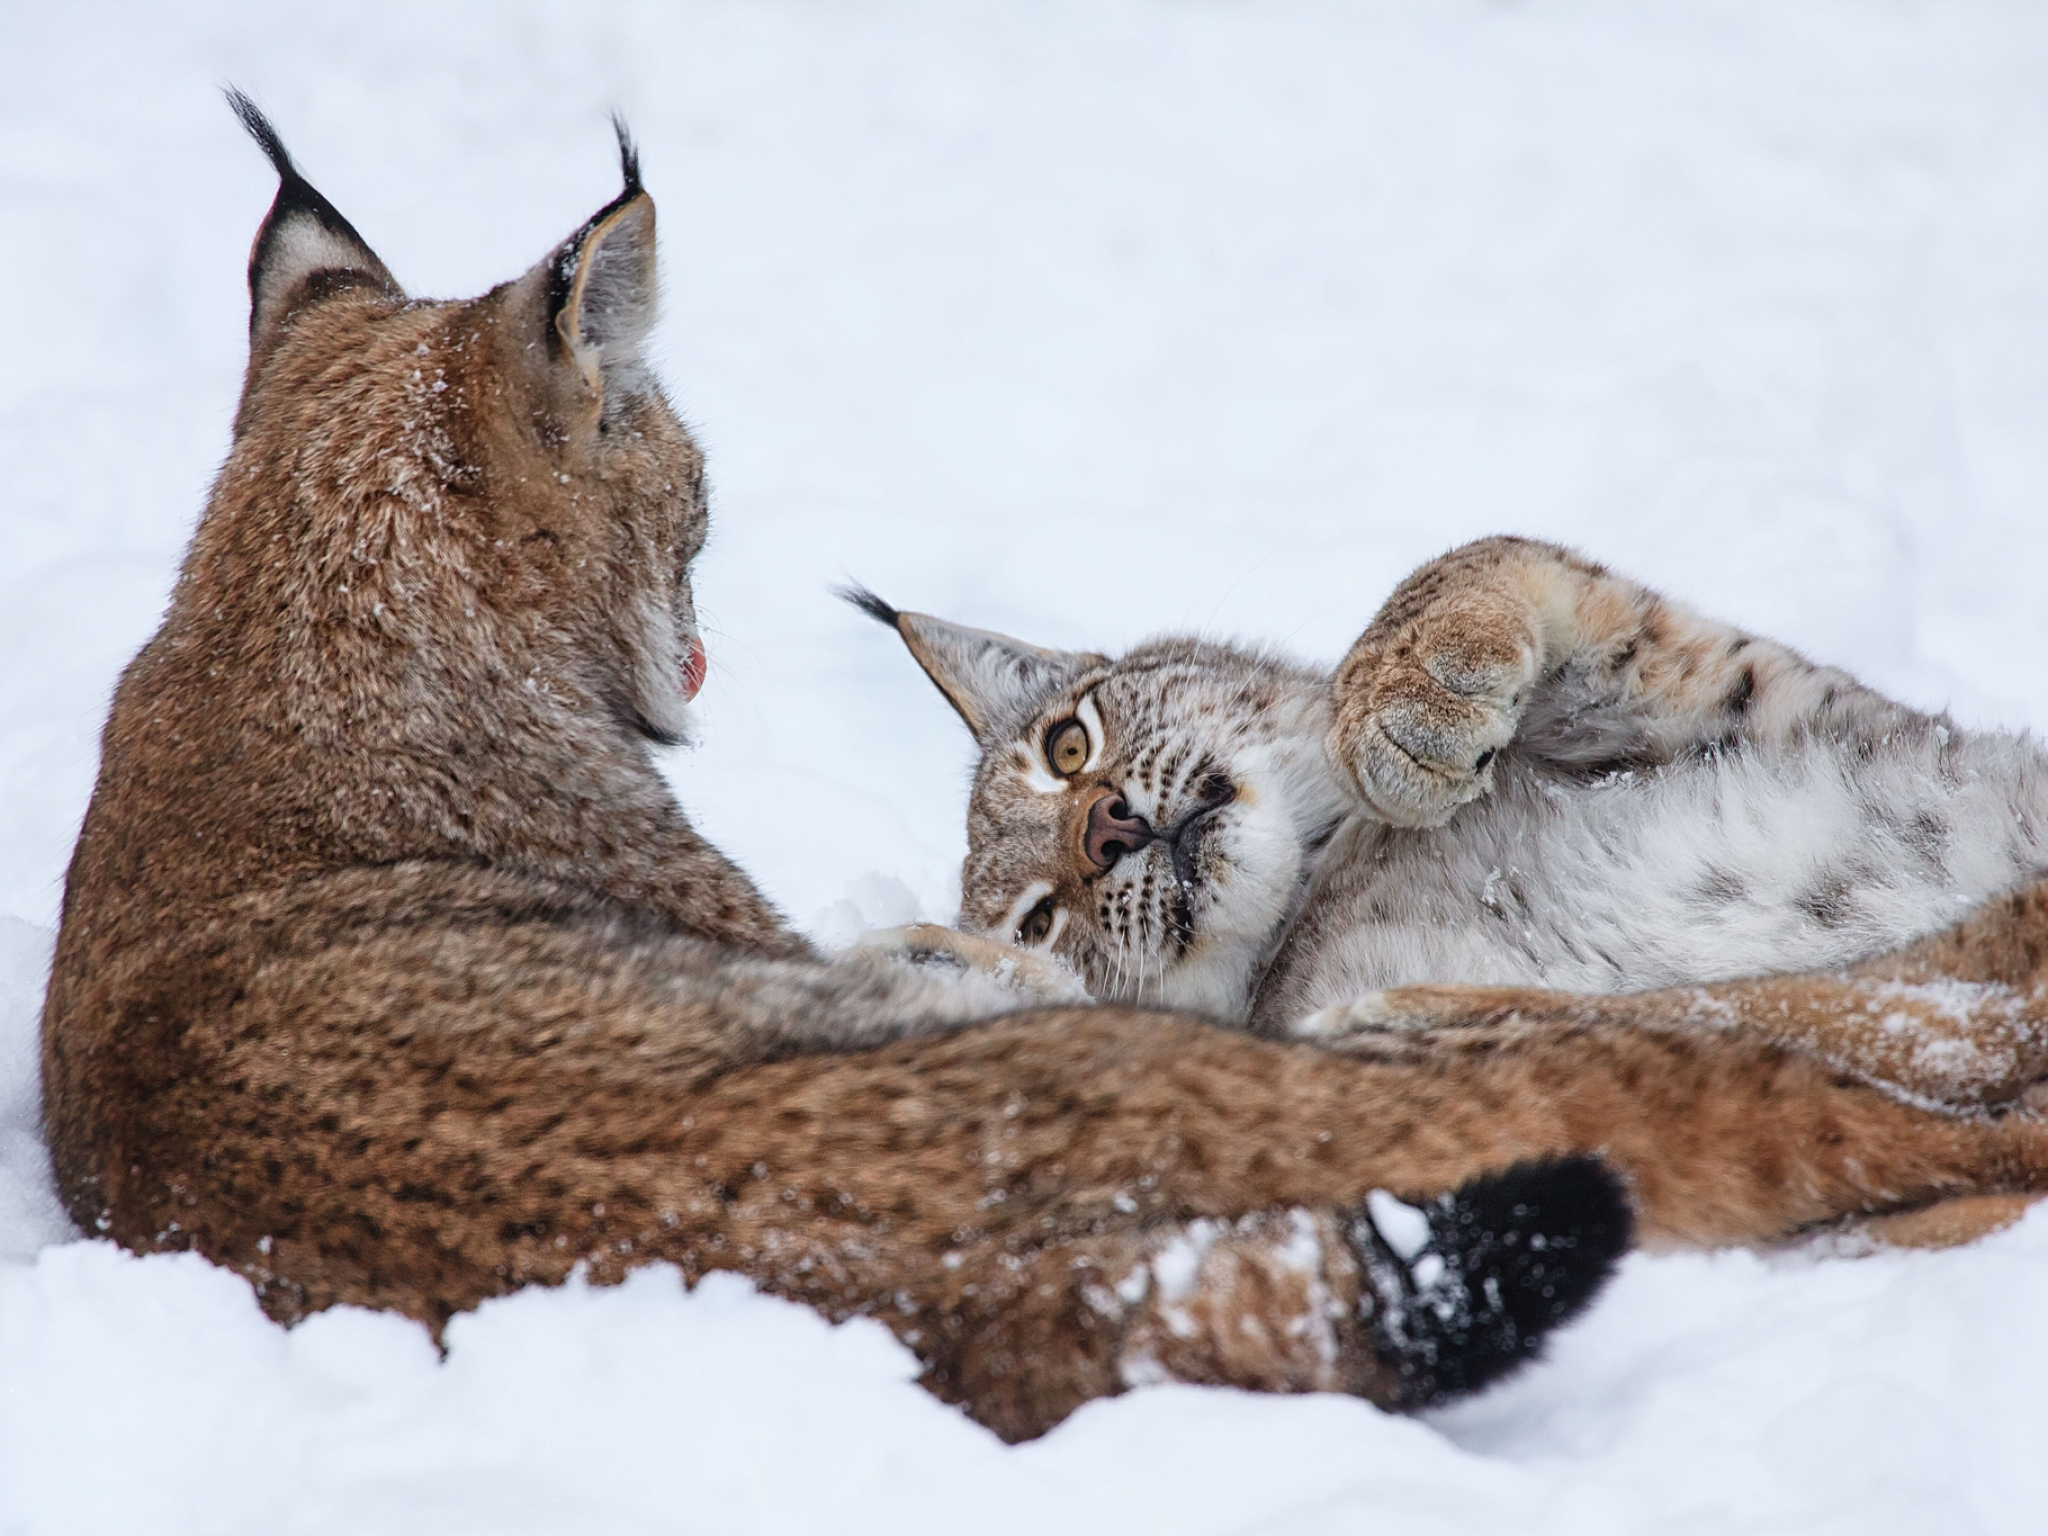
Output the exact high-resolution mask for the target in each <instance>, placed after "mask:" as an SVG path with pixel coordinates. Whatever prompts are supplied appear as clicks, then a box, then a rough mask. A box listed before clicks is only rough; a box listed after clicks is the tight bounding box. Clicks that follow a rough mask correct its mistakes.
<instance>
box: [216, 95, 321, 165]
mask: <svg viewBox="0 0 2048 1536" xmlns="http://www.w3.org/2000/svg"><path fill="white" fill-rule="evenodd" d="M223 94H225V95H226V96H227V99H228V106H229V107H230V108H232V109H233V111H234V114H235V116H237V117H239V118H240V119H241V120H242V126H243V127H244V128H246V129H248V130H249V137H250V138H252V139H254V140H255V141H256V142H257V143H258V144H260V145H261V146H262V147H263V153H264V154H266V155H268V156H270V163H271V164H272V165H274V166H276V167H277V174H278V176H279V177H280V178H281V179H283V180H285V181H301V180H302V178H301V177H300V175H299V172H298V168H297V167H296V166H294V165H293V164H292V157H291V155H290V154H289V153H288V152H287V151H286V150H285V147H284V140H283V139H281V138H279V137H278V136H277V130H276V129H275V128H273V127H272V126H271V125H270V119H269V118H267V117H265V116H264V115H263V109H262V108H261V107H259V106H257V105H256V103H255V102H253V101H251V100H250V99H249V98H248V97H247V96H245V95H244V94H243V93H242V92H240V91H238V90H236V89H235V88H234V87H233V86H232V85H230V86H226V87H223Z"/></svg>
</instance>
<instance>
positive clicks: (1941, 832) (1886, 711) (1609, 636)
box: [849, 538, 2048, 1209]
mask: <svg viewBox="0 0 2048 1536" xmlns="http://www.w3.org/2000/svg"><path fill="white" fill-rule="evenodd" d="M849 596H850V597H851V598H852V600H853V601H855V602H856V603H857V604H858V605H859V606H861V607H863V608H864V609H866V611H868V612H869V613H870V614H871V615H873V616H874V617H876V618H878V619H881V620H882V621H883V622H885V623H888V624H890V625H891V626H892V627H894V628H895V629H896V630H897V631H898V632H899V633H900V634H901V636H902V637H903V639H904V640H905V642H906V643H907V644H908V646H909V648H910V650H911V652H912V654H913V655H914V656H915V657H916V659H917V661H918V662H919V663H920V664H921V665H922V666H923V667H924V669H925V671H926V672H927V673H928V674H929V675H930V676H931V678H932V679H933V681H934V682H936V683H937V684H938V686H939V688H940V689H941V691H942V692H943V693H944V694H945V695H946V697H947V698H948V699H949V700H950V701H951V702H952V704H953V705H954V707H955V708H956V709H957V710H958V711H959V712H960V714H961V716H962V717H963V718H964V719H965V720H966V722H967V724H968V726H969V728H970V729H971V730H972V731H973V733H974V735H975V737H976V739H977V741H978V742H979V744H980V746H981V749H982V757H981V763H980V766H979V768H978V770H977V773H976V776H975V781H974V789H973V794H972V798H971V801H970V804H969V810H968V855H967V862H966V866H965V870H964V873H963V877H962V887H963V897H962V926H963V927H964V928H966V929H967V930H968V931H969V932H973V933H979V934H985V935H987V936H989V937H991V938H994V939H999V940H1002V941H1005V942H1008V943H1011V944H1014V945H1018V946H1022V947H1024V948H1026V949H1032V950H1040V951H1044V952H1047V953H1049V954H1052V955H1055V956H1057V957H1058V958H1059V959H1061V960H1062V961H1064V962H1065V963H1066V964H1067V965H1068V966H1069V967H1070V968H1071V969H1072V970H1073V971H1074V972H1075V973H1076V974H1077V975H1078V976H1079V977H1080V978H1081V979H1082V980H1083V981H1084V982H1085V984H1086V985H1087V987H1088V988H1089V991H1090V993H1091V995H1093V996H1095V997H1097V998H1100V999H1103V1000H1110V1001H1118V1002H1124V1003H1133V1004H1135V1003H1152V1004H1156V1005H1158V1006H1161V1007H1168V1008H1179V1009H1191V1010H1194V1011H1197V1012H1201V1013H1204V1014H1208V1015H1211V1016H1213V1017H1216V1018H1219V1019H1222V1020H1225V1021H1228V1022H1231V1023H1235V1024H1239V1025H1248V1026H1249V1027H1250V1028H1251V1029H1252V1030H1254V1031H1255V1032H1257V1033H1260V1034H1265V1035H1269V1036H1281V1037H1291V1038H1310V1039H1316V1040H1320V1041H1323V1042H1325V1043H1331V1044H1340V1045H1342V1046H1343V1047H1344V1048H1345V1049H1346V1050H1348V1051H1351V1052H1359V1053H1369V1054H1375V1055H1378V1056H1380V1057H1382V1058H1383V1059H1389V1060H1393V1059H1401V1060H1408V1059H1421V1058H1422V1054H1427V1052H1428V1051H1433V1050H1436V1049H1439V1048H1442V1049H1450V1050H1454V1051H1469V1050H1477V1049H1480V1048H1482V1046H1483V1045H1484V1043H1485V1041H1486V1040H1487V1039H1489V1038H1494V1037H1499V1036H1500V1035H1501V1034H1502V1032H1503V1031H1505V1032H1507V1033H1508V1034H1516V1033H1517V1032H1527V1031H1528V1030H1530V1029H1532V1028H1535V1027H1537V1026H1536V1024H1535V1021H1537V1020H1548V1021H1554V1022H1556V1023H1557V1024H1559V1025H1562V1026H1567V1027H1569V1026H1576V1025H1578V1024H1580V1023H1583V1022H1585V1021H1588V1020H1593V1019H1602V1020H1635V1021H1639V1022H1643V1023H1651V1024H1660V1025H1667V1026H1670V1027H1673V1028H1677V1029H1681V1030H1682V1029H1685V1028H1688V1027H1692V1028H1695V1029H1697V1028H1698V1027H1700V1026H1710V1027H1712V1028H1714V1029H1721V1028H1725V1027H1729V1026H1734V1025H1741V1026H1743V1027H1745V1028H1748V1029H1751V1030H1754V1031H1756V1032H1757V1033H1759V1034H1761V1035H1764V1036H1767V1037H1769V1038H1773V1039H1776V1040H1778V1041H1780V1042H1781V1043H1784V1044H1786V1045H1788V1046H1793V1047H1796V1048H1799V1049H1802V1050H1810V1051H1812V1052H1814V1053H1816V1054H1817V1055H1818V1056H1820V1057H1821V1058H1822V1059H1824V1060H1826V1061H1828V1062H1829V1063H1830V1064H1831V1065H1833V1066H1835V1067H1836V1068H1838V1069H1840V1070H1842V1071H1845V1072H1849V1073H1853V1074H1856V1075H1859V1076H1861V1077H1863V1078H1865V1079H1867V1080H1868V1081H1871V1082H1873V1083H1876V1084H1880V1085H1883V1086H1885V1087H1887V1088H1889V1089H1891V1090H1892V1091H1894V1092H1895V1093H1900V1094H1903V1095H1905V1096H1907V1097H1910V1098H1913V1099H1915V1100H1917V1101H1920V1102H1925V1103H1928V1104H1930V1105H1940V1106H1962V1105H1978V1104H1984V1103H1998V1102H2004V1101H2006V1100H2010V1099H2012V1098H2014V1097H2016V1096H2017V1095H2019V1094H2020V1093H2021V1092H2022V1091H2024V1090H2025V1089H2026V1088H2028V1087H2029V1086H2031V1085H2032V1084H2033V1083H2034V1082H2035V1081H2036V1080H2037V1079H2038V1078H2040V1077H2041V1076H2042V1075H2043V1074H2044V1073H2048V973H2044V972H2043V970H2042V964H2043V962H2042V960H2041V958H2040V954H2041V953H2042V952H2048V923H2044V922H2043V920H2042V915H2043V913H2044V912H2048V891H2044V890H2042V889H2038V888H2028V889H2024V890H2021V891H2020V893H2019V894H2017V895H2011V896H2007V895H2006V894H2005V893H2008V892H2011V891H2014V890H2015V889H2016V888H2018V887H2021V886H2022V885H2023V883H2024V882H2026V881H2027V880H2029V879H2030V878H2032V877H2034V876H2036V875H2037V874H2038V873H2039V872H2040V871H2041V870H2042V869H2043V868H2044V866H2048V758H2044V756H2043V754H2042V752H2041V751H2040V749H2039V747H2038V746H2037V745H2036V744H2035V743H2034V742H2033V741H2032V740H2031V739H2029V738H2027V737H2024V736H2013V735H2002V734H1983V735H1966V734H1965V733H1963V732H1961V731H1959V730H1958V729H1957V728H1956V727H1954V726H1953V725H1952V724H1950V723H1949V722H1947V721H1946V720H1943V719H1938V718H1934V717H1930V716H1927V715H1923V714H1919V713H1916V712H1914V711H1912V710H1909V709H1906V708H1904V707H1902V706H1900V705H1897V704H1893V703H1891V702H1889V701H1887V700H1885V699H1883V698H1881V697H1879V696H1878V695H1876V694H1874V693H1872V692H1871V691H1870V690H1868V689H1866V688H1864V687H1861V686H1860V685H1858V684H1857V683H1856V682H1854V681H1853V680H1852V679H1850V678H1849V677H1847V676H1845V675H1844V674H1842V673H1840V672H1837V671H1833V670H1830V669H1827V668H1822V667H1817V666H1814V665H1812V664H1810V663H1808V662H1806V661H1805V660H1803V659H1802V658H1800V657H1799V656H1797V655H1795V654H1794V653H1792V652H1790V651H1788V650H1786V649H1785V648H1783V647H1782V646H1778V645H1775V644H1772V643H1771V642H1769V641H1765V640H1760V639H1756V638H1754V637H1751V636H1748V635H1745V634H1742V633H1740V632H1738V631H1736V630H1734V629H1731V628H1729V627H1728V626H1726V625H1722V624H1717V623H1714V622H1712V621H1709V620H1706V619H1703V618H1700V617H1698V616H1696V615H1694V614H1691V613H1688V612H1686V611H1684V610H1683V609H1681V608H1679V607H1677V606H1676V605H1674V604H1671V603H1668V602H1666V601H1664V600H1663V599H1661V598H1659V597H1657V596H1656V595H1654V594H1652V593H1650V592H1648V591H1646V590H1644V589H1643V588H1642V587H1640V586H1637V585H1635V584H1634V583H1632V582H1629V581H1626V580H1624V579H1622V578H1620V577H1617V576H1614V575H1612V574H1610V573H1609V572H1607V571H1605V570H1603V569H1601V568H1600V567H1598V566H1595V565H1592V564H1589V563H1587V562H1585V561H1583V560H1580V559H1578V558H1576V557H1575V556H1573V555H1571V554H1569V553H1567V552H1566V551H1564V550H1561V549H1557V548H1554V547H1552V546H1549V545H1544V544H1538V543H1533V542H1530V541H1526V540H1520V539H1505V538H1503V539H1488V540H1483V541H1481V542H1479V543H1477V544H1473V545H1469V546H1467V547H1465V548H1463V549H1459V550H1456V551H1454V552H1453V553H1451V554H1449V555H1447V556H1445V557H1443V558H1442V559H1440V560H1437V561H1435V562H1433V563H1432V564H1430V565H1428V566H1425V567H1424V568H1423V569H1421V570H1420V571H1418V572H1416V573H1415V575H1413V576H1412V577H1410V578H1409V579H1408V580H1407V581H1406V582H1405V583H1404V584H1403V585H1402V586H1401V587H1400V588H1399V589H1398V590H1397V591H1396V592H1395V593H1394V595H1393V596H1392V598H1390V599H1389V600H1388V602H1387V604H1386V606H1385V608H1384V609H1383V610H1382V611H1381V613H1380V614H1379V616H1378V617H1377V618H1376V619H1375V620H1374V621H1373V623H1372V625H1371V627H1370V628H1369V629H1368V630H1367V631H1366V633H1365V634H1364V636H1363V637H1362V638H1361V639H1360V640H1359V641H1358V643H1357V644H1356V645H1355V646H1354V647H1353V648H1352V651H1351V653H1350V655H1349V656H1347V657H1346V658H1345V660H1344V662H1343V664H1342V666H1341V667H1339V668H1338V670H1337V672H1336V674H1335V676H1334V678H1333V677H1331V676H1329V675H1326V674H1322V673H1317V672H1314V671H1310V670H1307V669H1304V668H1302V667H1300V666H1297V665H1294V664H1292V663H1289V662H1287V661H1285V660H1282V659H1280V658H1278V657H1276V656H1273V655H1270V654H1265V653H1261V652H1256V651H1246V650H1243V649H1239V648H1235V647H1231V646H1225V645H1216V644H1210V643H1207V642H1203V641H1198V640H1161V641H1154V642H1151V643H1149V644H1146V645H1143V646H1141V647H1139V648H1138V649H1137V650H1135V651H1132V652H1131V653H1130V654H1128V655H1126V656H1124V657H1122V658H1120V659H1118V660H1115V661H1111V660H1109V659H1107V658H1105V657H1102V656H1097V655H1087V654H1068V653H1062V652H1055V651H1047V650H1043V649H1040V648H1037V647H1034V646H1029V645H1025V644H1023V643H1021V642H1018V641H1014V640H1010V639H1007V638H1005V637H1003V636H1000V635H995V634H990V633H988V632H986V631H982V630H974V629H968V628H965V627H963V626H960V625H956V624H950V623H947V622H945V621H942V620H938V619H934V618H931V617H929V616H927V615H923V614H914V613H899V612H897V611H896V610H895V609H893V608H891V607H889V606H888V605H887V604H886V603H883V602H882V601H881V600H880V599H878V598H875V597H874V596H873V595H872V594H868V593H865V592H853V593H850V594H849ZM1993 898H2003V899H2001V900H1997V901H1992V899H1993ZM1987 902H1990V903H1991V904H1990V905H1984V904H1985V903H1987ZM1973 909H1976V915H1975V916H1974V917H1971V918H1970V919H1969V921H1968V922H1967V923H1966V924H1964V926H1962V927H1961V928H1954V929H1953V931H1951V932H1949V933H1947V934H1943V935H1942V936H1941V937H1939V938H1935V939H1927V940H1925V941H1924V942H1922V943H1921V944H1919V945H1918V946H1916V947H1914V948H1912V949H1908V950H1905V951H1903V952H1899V953H1892V952H1893V951H1897V950H1898V949H1899V946H1901V945H1903V944H1906V943H1908V941H1911V940H1915V939H1923V938H1924V936H1926V935H1929V934H1935V933H1939V932H1940V931H1941V930H1944V929H1951V928H1952V925H1954V924H1956V923H1957V921H1958V920H1959V919H1961V918H1963V917H1964V916H1965V915H1966V914H1969V913H1971V912H1972V910H1973ZM1873 956H1877V957H1880V958H1875V959H1873V958H1870V957H1873ZM1844 966H1850V967H1853V969H1851V970H1848V971H1844V972H1841V973H1840V974H1829V975H1822V976H1802V977H1797V978H1796V979H1783V980H1775V981H1745V980H1738V979H1737V978H1744V977H1755V976H1763V975H1768V974H1774V973H1786V972H1803V971H1820V970H1826V969H1828V968H1836V967H1844ZM1452 982H1455V983H1460V984H1462V985H1460V986H1457V987H1448V986H1444V985H1440V984H1443V983H1452ZM1702 983H1716V985H1701V984H1702ZM1493 988H1545V989H1555V991H1553V992H1549V993H1545V992H1530V991H1523V990H1514V991H1496V990H1492V989H1493ZM1390 989H1394V990H1390ZM1655 989H1665V990H1655ZM1623 993H1628V994H1636V995H1632V996H1627V997H1614V996H1608V997H1606V998H1604V999H1599V1000H1596V999H1593V998H1588V997H1584V996H1578V997H1574V996H1567V995H1564V994H1610V995H1611V994H1623ZM1645 994H1647V995H1645ZM1429 1024H1442V1025H1453V1024H1455V1025H1456V1026H1457V1029H1456V1030H1454V1031H1451V1032H1449V1033H1444V1032H1439V1033H1438V1034H1437V1036H1436V1037H1435V1038H1434V1041H1433V1043H1432V1044H1430V1045H1429V1046H1427V1047H1425V1045H1424V1044H1423V1043H1422V1039H1421V1037H1420V1036H1412V1037H1409V1038H1406V1039H1404V1038H1403V1032H1404V1031H1407V1030H1410V1029H1412V1028H1414V1027H1416V1026H1423V1025H1429ZM1489 1031H1491V1032H1492V1033H1491V1035H1489V1033H1488V1032H1489ZM1418 1053H1421V1054H1418ZM2000 1209H2010V1206H2009V1205H2006V1206H2002V1207H2000Z"/></svg>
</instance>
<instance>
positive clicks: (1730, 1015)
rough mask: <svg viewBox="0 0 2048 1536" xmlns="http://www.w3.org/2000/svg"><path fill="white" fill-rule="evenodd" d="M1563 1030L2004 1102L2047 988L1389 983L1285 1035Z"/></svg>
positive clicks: (1378, 1046)
mask: <svg viewBox="0 0 2048 1536" xmlns="http://www.w3.org/2000/svg"><path fill="white" fill-rule="evenodd" d="M1558 1025H1563V1026H1566V1027H1570V1026H1574V1025H1580V1026H1589V1025H1602V1026H1611V1027H1620V1028H1630V1027H1633V1028H1637V1029H1643V1030H1657V1031H1667V1032H1675V1033H1679V1034H1688V1033H1693V1034H1697V1033H1718V1032H1734V1033H1740V1034H1744V1035H1747V1036H1749V1037H1751V1038H1754V1039H1759V1040H1763V1041H1766V1042H1768V1043H1770V1044H1772V1045H1776V1046H1781V1047H1783V1048H1785V1049H1787V1050H1791V1051H1795V1052H1798V1053H1800V1054H1802V1055H1805V1056H1809V1057H1812V1058H1814V1059H1815V1060H1817V1061H1819V1062H1821V1063H1823V1064H1824V1065H1826V1066H1827V1067H1828V1068H1829V1069H1831V1070H1833V1071H1837V1072H1841V1073H1845V1074H1847V1075H1848V1076H1851V1077H1854V1078H1857V1079H1859V1080H1860V1081H1863V1082H1866V1083H1870V1084H1872V1085H1873V1086H1876V1087H1879V1088H1883V1089H1886V1090H1888V1091H1890V1092H1893V1093H1896V1094H1898V1095H1901V1096H1903V1097H1905V1098H1907V1099H1909V1100H1912V1101H1914V1102H1917V1103H1923V1104H1927V1105H1930V1106H1933V1107H1938V1108H1947V1109H1964V1108H1990V1107H1996V1106H2000V1105H2006V1104H2010V1103H2012V1102H2013V1101H2015V1100H2017V1099H2019V1098H2020V1097H2021V1095H2023V1094H2025V1093H2027V1091H2028V1090H2029V1089H2030V1088H2032V1087H2033V1086H2034V1085H2035V1084H2037V1083H2039V1082H2041V1080H2042V1079H2043V1077H2044V1076H2048V988H2043V987H2040V986H2024V987H2015V986H2010V985H2007V984H2005V983H2002V982H1996V981H1985V982H1972V981H1963V980H1958V979H1956V978H1955V977H1952V976H1944V977H1937V978H1930V979H1927V980H1921V981H1907V980H1900V979H1895V978H1891V977H1869V978H1862V977H1843V976H1828V975H1822V976H1783V977H1766V978H1762V979H1759V980H1754V981H1731V982H1719V983H1716V984H1713V985H1710V986H1701V987H1674V988H1670V989H1668V990H1665V991H1661V992H1637V993H1630V994H1624V995H1621V996H1600V995H1588V994H1581V993H1573V992H1540V991H1535V990H1530V989H1523V988H1515V987H1402V988H1398V989H1395V990H1392V991H1387V992H1374V993H1368V994H1367V995H1365V996H1363V997H1360V998H1357V999H1355V1000H1354V1001H1352V1002H1350V1003H1346V1004H1342V1005H1339V1006H1337V1007H1333V1008H1325V1009H1322V1010H1320V1011H1318V1012H1316V1013H1313V1014H1311V1015H1309V1016H1308V1017H1307V1018H1305V1019H1303V1020H1301V1021H1300V1022H1299V1023H1298V1024H1297V1025H1296V1026H1295V1028H1294V1033H1295V1037H1296V1038H1298V1039H1303V1040H1314V1041H1317V1042H1318V1043H1321V1044H1324V1045H1328V1046H1331V1047H1333V1048H1335V1049H1338V1050H1343V1051H1346V1052H1348V1053H1350V1054H1353V1055H1362V1056H1372V1057H1380V1058H1383V1059H1384V1058H1388V1057H1389V1056H1390V1055H1391V1056H1395V1057H1398V1056H1399V1055H1400V1054H1401V1053H1402V1052H1403V1051H1404V1050H1406V1049H1415V1048H1416V1047H1415V1046H1414V1045H1413V1044H1412V1043H1411V1044H1410V1045H1409V1046H1406V1047H1404V1046H1403V1044H1402V1043H1401V1042H1402V1039H1403V1037H1410V1038H1411V1041H1420V1040H1427V1041H1428V1042H1429V1046H1430V1048H1441V1049H1445V1050H1452V1051H1457V1050H1464V1051H1471V1050H1477V1049H1483V1048H1485V1047H1486V1044H1487V1042H1491V1041H1497V1040H1499V1039H1502V1038H1505V1037H1511V1036H1516V1035H1522V1034H1526V1033H1528V1032H1529V1031H1531V1030H1535V1029H1540V1028H1546V1027H1553V1026H1558Z"/></svg>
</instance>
